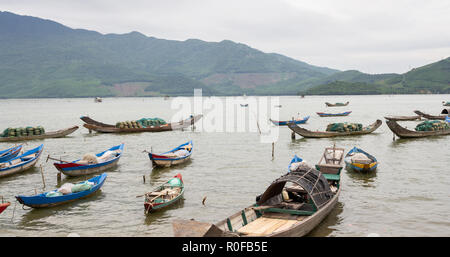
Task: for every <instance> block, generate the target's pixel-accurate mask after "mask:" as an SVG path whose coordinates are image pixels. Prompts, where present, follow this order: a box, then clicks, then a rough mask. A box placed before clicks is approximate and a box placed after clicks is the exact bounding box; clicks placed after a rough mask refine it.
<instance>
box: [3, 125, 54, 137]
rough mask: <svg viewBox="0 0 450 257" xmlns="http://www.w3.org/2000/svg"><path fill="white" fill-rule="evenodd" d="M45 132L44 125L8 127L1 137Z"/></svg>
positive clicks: (34, 134)
mask: <svg viewBox="0 0 450 257" xmlns="http://www.w3.org/2000/svg"><path fill="white" fill-rule="evenodd" d="M43 134H45V130H44V128H43V127H42V126H37V127H26V128H22V127H21V128H7V129H5V130H4V131H3V133H2V134H0V136H1V137H26V136H36V135H43Z"/></svg>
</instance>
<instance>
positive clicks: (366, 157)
mask: <svg viewBox="0 0 450 257" xmlns="http://www.w3.org/2000/svg"><path fill="white" fill-rule="evenodd" d="M344 161H345V164H346V166H347V168H350V169H353V170H355V171H359V172H370V171H374V170H376V168H377V166H378V161H377V158H375V156H373V155H371V154H369V153H367V152H365V151H364V150H362V149H360V148H357V147H356V146H355V147H353V148H352V149H351V150H350V151H349V152H348V153H347V154H346V155H345V158H344Z"/></svg>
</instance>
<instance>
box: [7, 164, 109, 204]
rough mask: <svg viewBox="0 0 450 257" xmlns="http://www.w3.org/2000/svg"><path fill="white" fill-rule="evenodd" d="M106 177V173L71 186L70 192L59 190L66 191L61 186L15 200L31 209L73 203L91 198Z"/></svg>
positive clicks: (18, 197) (20, 196) (19, 196)
mask: <svg viewBox="0 0 450 257" xmlns="http://www.w3.org/2000/svg"><path fill="white" fill-rule="evenodd" d="M106 176H107V175H106V173H103V174H101V175H99V176H96V177H93V178H91V179H89V180H86V181H84V182H81V183H78V184H75V185H71V187H70V190H68V191H63V190H61V189H63V188H64V189H67V188H66V187H65V185H63V186H62V187H61V188H59V189H55V190H53V191H49V192H45V193H42V194H37V195H33V196H24V195H18V196H16V199H17V200H18V201H19V203H21V204H23V205H26V206H28V207H32V208H45V207H53V206H56V205H61V204H65V203H69V202H73V201H76V200H79V199H82V198H85V197H88V196H91V195H93V194H94V193H95V192H97V191H98V190H99V189H100V188H101V187H102V185H103V183H104V182H105V179H106ZM62 192H64V193H66V194H64V193H62Z"/></svg>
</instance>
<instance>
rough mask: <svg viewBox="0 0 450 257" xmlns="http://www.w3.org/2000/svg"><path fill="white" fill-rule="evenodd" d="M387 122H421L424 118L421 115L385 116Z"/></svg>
mask: <svg viewBox="0 0 450 257" xmlns="http://www.w3.org/2000/svg"><path fill="white" fill-rule="evenodd" d="M384 118H385V119H386V120H395V121H411V120H421V119H422V117H421V116H420V115H416V116H385V117H384Z"/></svg>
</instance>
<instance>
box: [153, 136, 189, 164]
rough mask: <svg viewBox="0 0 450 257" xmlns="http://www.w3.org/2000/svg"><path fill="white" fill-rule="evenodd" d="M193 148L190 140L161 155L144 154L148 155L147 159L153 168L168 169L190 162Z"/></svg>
mask: <svg viewBox="0 0 450 257" xmlns="http://www.w3.org/2000/svg"><path fill="white" fill-rule="evenodd" d="M193 148H194V144H193V143H192V140H191V141H189V142H187V143H184V144H182V145H179V146H177V147H175V148H174V149H172V150H170V151H168V152H165V153H162V154H154V153H149V152H147V151H145V152H147V153H148V157H149V158H150V160H151V161H152V165H153V166H154V167H170V166H172V165H176V164H180V163H184V162H187V161H188V160H190V159H191V155H192V150H193Z"/></svg>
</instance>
